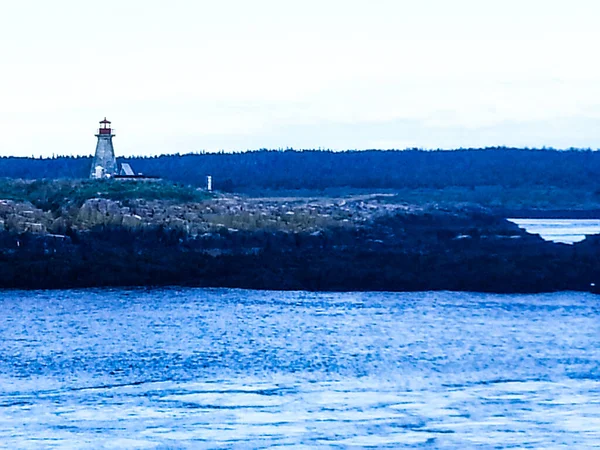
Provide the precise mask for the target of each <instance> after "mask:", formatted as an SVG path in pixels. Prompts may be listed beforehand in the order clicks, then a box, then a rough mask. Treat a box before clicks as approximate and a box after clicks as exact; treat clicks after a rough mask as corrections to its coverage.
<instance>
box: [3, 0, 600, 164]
mask: <svg viewBox="0 0 600 450" xmlns="http://www.w3.org/2000/svg"><path fill="white" fill-rule="evenodd" d="M0 6H1V8H0V57H1V63H0V131H1V132H2V142H1V144H0V154H2V155H20V156H31V155H35V156H39V155H44V156H48V155H52V154H57V155H58V154H60V155H66V154H73V155H75V154H79V155H84V154H92V153H93V151H94V149H95V141H96V138H95V137H94V129H95V128H96V127H97V125H98V124H97V122H98V121H99V120H101V119H102V118H103V117H104V116H106V117H108V119H109V120H112V121H113V126H114V128H115V129H116V133H117V137H116V138H115V141H114V144H115V150H116V152H117V154H118V155H154V154H162V153H176V152H179V153H187V152H197V151H202V150H205V151H215V150H226V151H238V150H246V149H258V148H285V147H294V148H319V147H321V148H331V149H365V148H383V149H388V148H406V147H422V148H455V147H461V146H462V147H469V146H494V145H511V146H529V147H541V146H553V147H556V148H568V147H571V146H574V147H592V148H598V147H600V27H599V26H598V18H599V17H600V2H598V1H597V0H568V1H567V0H539V1H538V0H451V1H450V0H418V1H417V0H210V1H205V0H169V1H166V0H162V1H157V0H154V1H153V0H119V1H110V0H109V1H98V2H92V1H89V0H55V1H47V0H38V1H36V0H19V1H8V0H0Z"/></svg>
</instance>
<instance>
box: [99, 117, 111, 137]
mask: <svg viewBox="0 0 600 450" xmlns="http://www.w3.org/2000/svg"><path fill="white" fill-rule="evenodd" d="M98 134H112V128H111V127H110V120H106V117H105V118H104V120H101V121H100V128H98Z"/></svg>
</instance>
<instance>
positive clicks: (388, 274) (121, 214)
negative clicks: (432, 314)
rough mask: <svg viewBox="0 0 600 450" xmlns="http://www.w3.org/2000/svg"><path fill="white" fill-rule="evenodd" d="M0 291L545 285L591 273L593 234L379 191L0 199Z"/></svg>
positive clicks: (533, 288)
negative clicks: (567, 236)
mask: <svg viewBox="0 0 600 450" xmlns="http://www.w3.org/2000/svg"><path fill="white" fill-rule="evenodd" d="M0 221H1V223H2V225H3V227H2V228H3V231H0V287H2V288H19V289H38V288H72V287H77V288H81V287H101V286H165V285H182V286H203V287H204V286H205V287H232V288H250V289H276V290H319V291H367V290H368V291H415V290H458V291H485V292H505V293H511V292H515V293H517V292H544V291H556V290H587V289H588V288H589V286H590V283H593V282H597V281H600V276H599V274H600V262H599V261H598V258H597V255H598V251H599V250H600V239H597V238H595V237H591V238H588V239H586V240H585V241H584V242H582V243H579V244H576V245H574V246H567V245H563V244H553V243H549V242H545V241H543V240H542V239H541V238H540V237H539V236H534V235H529V234H527V233H525V232H524V231H523V230H521V229H519V228H518V227H517V226H516V225H514V224H512V223H509V222H508V221H506V220H505V218H504V217H503V216H502V215H499V214H498V213H497V212H494V211H492V210H489V209H486V208H482V207H480V206H474V205H456V206H454V207H447V206H446V207H440V206H438V205H425V206H423V205H421V206H415V205H408V204H404V203H400V202H396V201H395V199H394V198H390V197H389V196H385V195H363V196H355V197H351V198H338V199H330V198H254V199H251V198H243V197H236V196H231V195H230V196H215V197H214V198H210V199H206V200H204V201H196V202H180V201H170V200H168V201H166V200H148V199H133V200H126V201H117V200H110V199H105V198H90V199H87V200H85V201H84V202H83V203H82V204H81V205H80V206H79V205H69V206H68V207H64V208H61V209H60V210H55V211H44V210H43V209H40V208H36V207H35V206H34V205H33V204H31V203H27V202H18V201H13V200H2V201H0Z"/></svg>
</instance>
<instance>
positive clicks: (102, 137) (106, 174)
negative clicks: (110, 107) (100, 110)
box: [90, 117, 119, 178]
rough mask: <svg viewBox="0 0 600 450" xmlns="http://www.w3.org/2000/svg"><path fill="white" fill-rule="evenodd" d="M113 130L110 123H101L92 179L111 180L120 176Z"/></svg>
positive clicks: (103, 121) (91, 172)
mask: <svg viewBox="0 0 600 450" xmlns="http://www.w3.org/2000/svg"><path fill="white" fill-rule="evenodd" d="M113 136H114V134H113V130H112V128H111V126H110V121H109V120H106V117H105V118H104V120H102V121H100V128H98V134H97V135H96V137H97V138H98V143H97V144H96V154H95V156H94V161H93V162H92V167H91V169H90V178H110V177H112V176H114V175H118V174H119V167H118V166H117V160H116V158H115V149H114V148H113V143H112V138H113Z"/></svg>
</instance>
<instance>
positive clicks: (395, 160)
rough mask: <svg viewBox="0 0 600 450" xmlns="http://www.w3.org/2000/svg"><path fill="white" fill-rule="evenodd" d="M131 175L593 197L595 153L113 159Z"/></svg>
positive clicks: (48, 167) (224, 186)
mask: <svg viewBox="0 0 600 450" xmlns="http://www.w3.org/2000/svg"><path fill="white" fill-rule="evenodd" d="M120 159H121V161H123V162H125V161H126V162H129V163H130V164H131V165H132V167H133V168H134V170H135V171H136V172H140V173H144V174H148V175H159V176H161V177H163V178H165V179H169V180H172V181H176V182H181V183H186V184H192V185H199V186H201V185H204V183H205V177H206V175H212V176H213V179H214V185H215V187H216V188H217V189H220V190H224V191H240V192H244V191H252V190H293V189H317V190H322V189H327V188H356V189H397V188H433V189H437V188H443V187H448V186H457V187H474V186H503V187H507V188H517V187H525V188H527V187H539V186H549V187H558V188H571V187H573V186H577V187H578V188H581V189H590V190H593V191H595V190H597V189H598V187H599V183H598V180H599V177H598V174H600V153H599V152H595V151H591V150H568V151H557V150H545V149H544V150H529V149H515V148H487V149H464V150H463V149H461V150H455V151H422V150H403V151H377V150H367V151H347V152H331V151H316V150H315V151H294V150H285V151H268V150H260V151H251V152H244V153H202V154H187V155H164V156H158V157H135V158H120ZM90 164H91V159H90V158H89V157H57V158H48V159H32V158H16V157H3V158H1V159H0V177H10V178H85V177H87V175H88V173H89V165H90Z"/></svg>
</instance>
